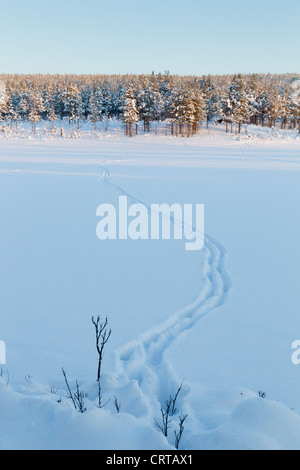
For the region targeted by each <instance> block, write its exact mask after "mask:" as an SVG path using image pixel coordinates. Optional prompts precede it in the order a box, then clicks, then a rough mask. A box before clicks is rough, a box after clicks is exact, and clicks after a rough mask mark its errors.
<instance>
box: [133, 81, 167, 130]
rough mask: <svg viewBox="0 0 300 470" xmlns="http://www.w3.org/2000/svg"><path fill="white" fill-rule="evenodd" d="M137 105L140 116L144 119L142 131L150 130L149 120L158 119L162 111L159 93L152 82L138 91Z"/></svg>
mask: <svg viewBox="0 0 300 470" xmlns="http://www.w3.org/2000/svg"><path fill="white" fill-rule="evenodd" d="M137 107H138V111H139V115H140V118H141V119H142V120H143V121H144V131H147V132H150V122H152V121H154V120H159V119H160V116H161V114H162V111H163V100H162V97H161V94H160V92H159V91H157V89H155V88H154V86H153V84H152V83H149V84H147V85H146V87H145V88H142V89H141V90H140V92H139V93H138V95H137Z"/></svg>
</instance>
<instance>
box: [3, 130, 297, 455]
mask: <svg viewBox="0 0 300 470" xmlns="http://www.w3.org/2000/svg"><path fill="white" fill-rule="evenodd" d="M73 137H74V135H73ZM77 137H78V136H77ZM299 175H300V138H299V134H298V133H297V132H296V131H295V132H292V131H279V130H274V129H273V130H270V129H259V128H254V127H249V128H248V131H247V133H244V132H243V134H242V135H241V136H237V135H235V134H232V135H231V134H228V135H226V134H225V132H224V128H223V126H220V127H218V128H215V127H211V128H210V129H209V131H207V130H206V129H203V130H202V131H201V133H200V135H197V136H195V137H193V138H190V139H186V138H184V139H183V138H172V137H170V136H165V135H164V133H163V131H161V132H160V131H159V130H157V133H156V134H155V133H152V134H150V135H138V136H135V137H134V138H132V139H129V138H127V137H125V136H123V135H122V134H121V131H120V130H118V129H115V130H114V131H113V132H108V133H107V134H104V133H101V134H98V135H97V136H96V137H93V135H92V134H89V133H88V132H86V134H85V133H84V130H82V131H81V136H80V138H76V139H75V138H67V137H65V138H60V137H58V136H57V137H56V136H49V135H45V134H43V133H42V132H41V133H40V134H39V133H38V134H37V135H36V136H30V134H29V132H27V131H24V132H20V133H19V134H18V135H13V134H12V135H9V134H3V135H0V220H1V244H0V259H1V271H0V299H1V300H0V318H1V322H0V340H3V341H5V343H6V348H7V364H6V365H5V366H3V370H2V378H0V416H1V418H0V449H135V450H138V449H158V450H161V449H173V448H174V430H176V429H177V426H178V416H177V415H176V416H174V417H173V418H172V420H173V422H172V424H171V430H170V433H169V436H168V438H165V437H164V436H163V435H162V433H161V432H160V431H159V430H158V429H157V427H155V425H154V419H157V420H158V421H159V420H160V407H161V406H162V405H164V403H165V401H166V400H167V399H168V398H169V396H170V395H174V394H175V393H176V391H177V389H178V387H179V385H180V384H181V383H182V382H183V389H182V392H181V394H180V395H179V400H178V413H179V412H180V411H181V410H182V411H183V413H187V414H188V418H187V420H186V422H185V431H184V434H183V438H182V441H181V444H180V447H181V448H182V449H189V450H192V449H300V395H299V390H300V373H299V372H300V369H299V367H300V366H298V367H297V366H295V365H293V363H292V360H291V357H292V353H293V350H292V343H293V342H294V341H295V340H297V339H299V338H300V315H299V307H300V290H299V277H300V274H299V266H300V250H299V248H298V242H299V234H300V222H299V220H300V219H299V213H300V186H299ZM119 195H128V197H129V198H131V199H132V200H133V201H134V200H138V201H142V202H143V203H144V204H146V205H149V204H152V203H168V204H172V203H180V204H205V231H206V239H205V247H204V248H203V250H201V251H199V252H188V251H185V249H184V241H178V240H175V241H174V240H169V241H166V240H161V241H157V240H153V241H150V240H147V241H145V240H144V241H132V240H120V241H113V240H111V241H100V240H99V239H97V237H96V224H97V217H96V209H97V207H98V206H99V204H102V203H112V204H114V205H117V202H118V197H119ZM93 315H94V316H96V315H102V316H105V315H107V316H108V318H109V325H110V327H111V328H112V336H111V339H110V341H109V343H108V345H107V349H106V355H105V360H104V366H103V367H104V369H103V373H104V376H103V394H104V401H105V402H106V401H107V400H109V399H111V400H110V401H109V403H108V404H107V406H105V407H104V408H103V409H99V408H97V407H96V403H97V386H96V370H97V354H96V348H95V339H94V330H93V325H92V323H91V317H92V316H93ZM62 367H64V368H65V370H66V371H67V373H68V377H69V379H70V382H71V384H72V386H73V387H74V386H75V381H76V380H78V383H79V384H80V387H81V389H82V390H83V391H84V392H85V393H87V394H88V397H87V398H86V399H85V402H86V407H87V412H86V413H84V414H80V413H78V412H77V411H75V410H74V409H72V404H71V402H70V400H69V399H68V397H67V391H66V386H65V383H64V380H63V376H62V373H61V369H62ZM259 391H261V392H264V393H265V394H266V399H262V398H259V397H258V392H259ZM51 392H52V393H51ZM114 397H117V399H118V401H119V402H121V412H120V413H119V414H117V412H116V409H115V407H114V404H113V401H114Z"/></svg>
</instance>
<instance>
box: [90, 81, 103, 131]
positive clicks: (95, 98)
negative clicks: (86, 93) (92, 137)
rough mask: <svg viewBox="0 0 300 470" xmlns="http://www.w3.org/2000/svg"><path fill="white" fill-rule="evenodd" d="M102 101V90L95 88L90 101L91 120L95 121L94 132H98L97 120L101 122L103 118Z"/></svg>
mask: <svg viewBox="0 0 300 470" xmlns="http://www.w3.org/2000/svg"><path fill="white" fill-rule="evenodd" d="M102 102H103V96H102V93H101V90H100V89H99V88H98V89H96V90H93V92H92V94H91V97H90V102H89V108H88V110H89V120H90V122H92V123H94V134H96V130H97V127H96V126H97V122H100V121H101V119H102Z"/></svg>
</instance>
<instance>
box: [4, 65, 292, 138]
mask: <svg viewBox="0 0 300 470" xmlns="http://www.w3.org/2000/svg"><path fill="white" fill-rule="evenodd" d="M299 80H300V75H290V74H286V75H256V74H254V75H235V76H229V75H224V76H203V77H194V76H193V77H191V76H186V77H184V76H174V75H170V74H169V73H165V74H154V73H153V74H152V75H133V76H131V75H126V76H105V75H99V76H95V75H82V76H81V75H0V84H1V90H2V92H1V94H0V97H1V99H0V121H1V122H2V123H3V124H2V125H3V130H5V129H6V126H7V125H8V126H9V127H10V129H11V130H13V131H15V132H18V123H19V122H20V121H28V122H30V123H31V124H32V128H33V132H35V129H36V124H37V123H38V122H39V121H40V120H44V121H49V122H51V123H52V129H54V128H55V127H56V125H55V123H56V121H61V122H63V121H64V120H66V119H68V120H69V122H70V124H71V125H72V126H74V125H77V126H78V128H80V123H81V122H82V121H89V122H91V123H93V126H94V131H95V132H96V130H97V123H99V122H100V121H102V120H105V119H111V118H115V119H120V120H122V121H123V122H124V129H125V132H126V134H127V135H129V136H132V135H133V133H137V132H138V129H139V128H140V127H141V123H142V127H143V130H144V131H145V132H150V126H151V123H152V122H155V121H164V122H166V124H167V126H168V127H169V129H170V132H171V134H173V135H186V136H191V135H193V134H195V133H196V132H197V130H198V126H199V125H201V124H203V123H207V124H208V123H209V122H210V121H215V122H216V123H218V122H222V121H223V122H225V123H226V130H227V131H229V130H231V131H232V130H233V126H235V128H236V129H237V131H238V132H240V131H241V126H242V125H243V124H256V125H268V126H270V127H272V126H274V125H276V124H278V123H280V125H281V126H282V127H283V128H296V127H297V126H299V130H300V100H299V95H300V89H299V88H298V85H299ZM61 129H62V126H61ZM61 132H63V131H61Z"/></svg>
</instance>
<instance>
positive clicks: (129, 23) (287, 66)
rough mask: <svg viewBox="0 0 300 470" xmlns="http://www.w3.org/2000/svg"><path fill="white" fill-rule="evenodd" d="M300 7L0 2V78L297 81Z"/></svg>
mask: <svg viewBox="0 0 300 470" xmlns="http://www.w3.org/2000/svg"><path fill="white" fill-rule="evenodd" d="M299 19H300V1H299V0H289V1H283V0H280V1H279V0H260V1H259V0H248V1H246V2H243V1H242V0H239V1H237V0H214V1H212V0H207V1H203V0H148V1H145V0H105V1H104V0H51V1H50V0H0V44H1V50H0V73H91V74H96V73H101V74H102V73H105V74H113V73H116V74H119V73H120V74H124V73H151V72H152V71H153V70H154V71H155V72H164V71H166V70H169V71H170V72H171V73H174V74H187V75H190V74H193V75H202V74H209V73H211V74H223V73H224V74H226V73H237V72H241V73H248V72H249V73H250V72H252V73H254V72H257V73H260V72H261V73H267V72H271V73H283V72H290V73H295V72H296V73H299V72H300V53H299V46H300V33H299V31H300V29H299Z"/></svg>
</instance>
